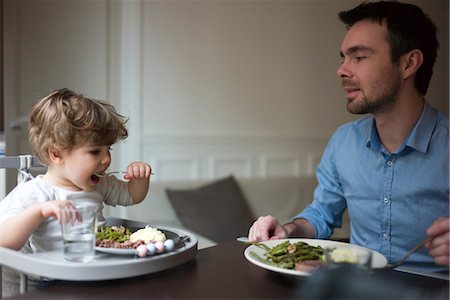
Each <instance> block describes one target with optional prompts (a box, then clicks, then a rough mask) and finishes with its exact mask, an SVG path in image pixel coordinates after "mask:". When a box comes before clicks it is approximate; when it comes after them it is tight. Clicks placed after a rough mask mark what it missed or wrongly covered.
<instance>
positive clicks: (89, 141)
mask: <svg viewBox="0 0 450 300" xmlns="http://www.w3.org/2000/svg"><path fill="white" fill-rule="evenodd" d="M127 121H128V118H125V117H123V116H122V115H120V114H118V113H117V112H116V110H115V108H114V106H112V105H111V104H108V103H106V102H103V101H100V100H94V99H90V98H87V97H85V96H83V95H81V94H77V93H75V92H74V91H71V90H69V89H67V88H63V89H59V90H56V91H54V92H52V93H51V94H50V95H48V96H46V97H44V98H43V99H42V100H40V101H38V102H37V103H36V104H35V105H34V107H33V109H32V111H31V113H30V116H29V127H28V129H29V142H30V145H31V148H32V149H33V152H34V154H35V155H36V156H37V158H38V159H39V160H40V161H41V162H42V163H43V164H45V165H49V164H50V163H51V160H50V157H49V149H50V146H52V145H55V146H56V147H57V148H58V149H59V150H60V151H68V152H70V151H71V150H73V149H75V148H79V147H81V146H85V145H112V144H114V143H116V142H117V141H118V140H121V139H125V138H127V136H128V131H127V129H126V127H125V123H126V122H127Z"/></svg>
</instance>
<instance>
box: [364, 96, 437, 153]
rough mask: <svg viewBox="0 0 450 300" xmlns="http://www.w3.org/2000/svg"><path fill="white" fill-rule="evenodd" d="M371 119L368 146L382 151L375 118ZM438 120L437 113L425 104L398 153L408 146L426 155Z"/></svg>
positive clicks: (368, 129)
mask: <svg viewBox="0 0 450 300" xmlns="http://www.w3.org/2000/svg"><path fill="white" fill-rule="evenodd" d="M371 118H372V121H371V122H368V123H367V124H368V125H369V127H368V128H367V137H366V145H367V147H370V148H372V149H374V150H380V148H381V146H382V145H381V142H380V138H379V137H378V132H377V128H376V126H375V118H374V117H373V116H372V117H371ZM436 120H437V116H436V111H435V110H434V109H433V108H432V107H431V106H430V105H429V104H428V103H427V102H425V103H424V106H423V111H422V114H421V116H420V118H419V120H418V121H417V123H416V125H415V126H414V128H413V130H412V131H411V132H410V133H409V135H408V137H407V138H406V140H405V142H404V143H403V145H402V146H401V147H400V148H399V150H398V152H402V151H403V150H404V149H405V147H406V146H408V147H410V148H412V149H415V150H417V151H419V152H422V153H426V152H427V149H428V145H429V144H430V140H431V135H432V134H433V130H434V128H435V126H436Z"/></svg>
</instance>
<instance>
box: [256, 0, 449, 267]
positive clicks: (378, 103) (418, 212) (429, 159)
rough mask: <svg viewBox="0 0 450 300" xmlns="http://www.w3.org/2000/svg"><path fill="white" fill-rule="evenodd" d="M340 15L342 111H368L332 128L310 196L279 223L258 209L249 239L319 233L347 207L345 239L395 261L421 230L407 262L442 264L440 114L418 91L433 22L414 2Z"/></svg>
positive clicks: (326, 233) (445, 225)
mask: <svg viewBox="0 0 450 300" xmlns="http://www.w3.org/2000/svg"><path fill="white" fill-rule="evenodd" d="M339 18H340V19H341V21H343V22H344V23H345V24H346V25H347V28H348V31H347V33H346V35H345V37H344V40H343V42H342V46H341V56H342V64H341V65H340V67H339V68H338V70H337V74H338V76H340V77H341V79H342V88H343V90H344V91H345V94H346V98H347V110H348V111H349V112H351V113H354V114H368V115H367V116H365V117H363V118H361V119H359V120H356V121H354V122H351V123H349V124H345V125H343V126H342V127H340V128H339V129H338V130H337V131H336V132H335V134H334V135H333V136H332V137H331V139H330V141H329V143H328V145H327V147H326V149H325V152H324V154H323V157H322V160H321V162H320V164H319V166H318V169H317V179H318V182H319V185H318V187H317V188H316V190H315V192H314V200H313V202H312V203H311V204H310V205H309V206H308V207H306V208H305V210H304V211H303V212H301V213H300V214H298V215H297V216H295V217H294V218H293V220H292V221H291V222H289V223H287V224H284V225H283V226H282V225H281V224H279V223H278V222H277V220H275V219H274V218H273V217H272V216H265V217H260V218H259V219H258V220H256V221H255V223H254V224H253V226H252V227H251V228H250V230H249V239H250V240H251V241H263V240H267V239H278V238H287V237H308V238H328V237H330V236H331V234H332V233H333V228H335V227H340V225H341V219H342V214H343V213H344V211H345V209H346V208H347V209H348V213H349V216H350V220H351V224H350V228H351V236H350V242H351V243H354V244H359V245H362V246H365V247H368V248H371V249H373V250H376V251H379V252H380V253H382V254H383V255H384V256H386V258H387V259H388V261H389V262H396V261H398V260H400V259H401V257H402V256H403V255H404V254H405V253H406V252H407V251H408V250H409V249H410V248H412V247H413V246H414V245H415V244H417V243H418V242H420V241H421V240H423V239H425V238H426V237H427V235H428V236H430V237H431V239H430V242H428V243H427V246H426V247H427V248H428V251H427V249H425V248H423V249H421V251H419V252H417V253H416V254H414V255H412V256H411V257H410V258H409V262H410V263H414V264H421V265H427V266H428V265H431V264H432V263H433V260H434V261H435V263H438V264H444V265H448V264H449V259H448V256H449V249H448V248H449V218H448V215H449V169H448V167H449V156H448V155H449V145H448V139H449V131H448V124H449V123H448V118H446V117H445V116H444V115H443V114H441V113H439V112H437V111H436V110H435V109H434V108H432V107H431V106H430V105H429V104H428V103H427V102H426V101H425V99H424V96H425V94H426V92H427V89H428V85H429V82H430V79H431V75H432V72H433V65H434V62H435V59H436V56H437V54H436V51H437V48H438V46H439V44H438V41H437V39H436V27H435V25H434V24H433V23H432V21H431V20H430V19H429V18H428V17H427V16H426V15H425V14H424V13H423V12H422V10H421V9H420V8H418V7H417V6H414V5H410V4H403V3H398V2H390V1H389V2H388V1H382V2H376V3H363V4H361V5H359V6H358V7H356V8H354V9H352V10H349V11H343V12H341V13H339ZM440 217H441V218H440ZM433 222H434V223H433ZM432 224H433V225H432Z"/></svg>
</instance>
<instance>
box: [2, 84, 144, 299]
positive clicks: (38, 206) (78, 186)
mask: <svg viewBox="0 0 450 300" xmlns="http://www.w3.org/2000/svg"><path fill="white" fill-rule="evenodd" d="M126 121H127V119H126V118H124V117H123V116H121V115H120V114H118V113H117V112H116V110H115V109H114V107H113V106H112V105H110V104H108V103H105V102H102V101H99V100H93V99H89V98H87V97H85V96H83V95H80V94H77V93H75V92H73V91H71V90H68V89H65V88H64V89H60V90H56V91H54V92H52V93H51V94H50V95H48V96H47V97H45V98H43V99H42V100H40V101H39V102H38V103H37V104H36V105H35V106H34V107H33V109H32V111H31V113H30V116H29V142H30V145H31V147H32V150H33V153H34V155H35V156H36V157H37V158H38V159H39V160H40V161H41V163H42V164H44V165H45V166H47V172H46V173H45V174H43V175H38V176H36V178H33V179H31V180H29V181H27V182H24V183H21V184H19V185H18V186H16V188H15V189H13V190H12V191H11V192H10V193H9V194H8V195H7V196H6V197H5V199H3V200H2V201H0V246H2V247H6V248H10V249H15V250H19V251H22V252H24V253H33V252H40V251H49V250H54V249H58V248H61V249H62V247H63V242H62V235H61V226H60V217H61V211H62V210H63V209H64V208H66V207H70V206H73V205H74V203H77V202H82V201H89V202H95V203H96V204H97V205H98V207H99V210H98V211H99V223H102V222H104V218H103V216H102V214H101V210H102V208H103V205H104V204H106V205H112V206H115V205H117V204H119V205H123V206H127V205H132V204H136V203H139V202H141V201H143V200H144V198H145V196H146V194H147V191H148V189H149V180H150V174H151V167H150V166H149V165H148V164H146V163H143V162H133V163H131V164H129V165H128V167H127V169H126V174H125V175H124V179H126V180H127V181H122V180H119V179H117V178H116V177H114V176H106V177H104V175H105V174H106V170H107V168H108V167H109V165H110V164H111V155H110V150H111V148H110V147H111V145H112V144H114V143H116V142H117V141H118V140H122V139H125V138H126V137H127V135H128V131H127V129H126V128H125V123H126ZM18 278H19V277H18V274H17V273H15V272H13V271H12V270H9V269H8V268H3V296H8V295H14V294H17V293H18V286H19V285H18V282H19V279H18ZM40 283H42V282H40V281H39V280H36V279H34V280H33V279H31V280H30V282H29V287H30V288H33V287H36V285H38V284H40Z"/></svg>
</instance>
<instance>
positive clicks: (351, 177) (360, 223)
mask: <svg viewBox="0 0 450 300" xmlns="http://www.w3.org/2000/svg"><path fill="white" fill-rule="evenodd" d="M448 126H449V122H448V118H446V117H445V116H444V115H443V114H442V113H440V112H437V111H436V110H435V109H434V108H432V107H431V106H429V105H428V104H427V103H425V105H424V109H423V112H422V115H421V117H420V119H419V121H418V122H417V124H416V125H415V127H414V129H413V130H412V131H411V133H410V134H409V136H408V137H407V138H406V140H405V142H404V143H403V145H402V146H401V147H400V148H399V149H398V150H397V151H395V152H392V153H390V152H389V151H387V150H386V149H385V148H384V147H383V145H382V144H381V142H380V140H379V137H378V133H377V130H376V126H375V120H374V118H373V116H366V117H363V118H361V119H359V120H357V121H354V122H351V123H348V124H345V125H343V126H341V127H340V128H339V129H338V130H337V131H336V132H335V133H334V135H333V136H332V138H331V139H330V141H329V143H328V145H327V147H326V149H325V152H324V154H323V156H322V160H321V162H320V164H319V166H318V169H317V180H318V182H319V185H318V186H317V188H316V190H315V192H314V200H313V202H312V203H311V204H310V205H309V206H308V207H306V208H305V210H304V211H303V212H301V213H300V214H298V215H297V216H296V217H295V218H305V219H307V220H308V221H309V222H310V223H311V224H312V226H313V227H314V229H315V232H316V238H328V237H330V236H331V234H332V233H333V228H335V227H340V226H341V220H342V214H343V213H344V211H345V209H346V208H347V209H348V213H349V217H350V230H351V234H350V242H351V243H354V244H358V245H362V246H365V247H368V248H371V249H373V250H376V251H378V252H380V253H381V254H383V255H384V256H386V258H387V259H388V261H389V262H396V261H398V260H399V259H400V258H401V257H402V256H403V255H404V254H405V253H406V251H407V250H409V249H410V248H412V247H413V246H414V245H415V244H416V243H418V242H419V241H421V240H423V239H425V238H426V237H427V235H426V230H427V228H428V227H429V226H430V225H431V223H432V222H433V221H434V220H436V219H437V218H438V217H439V216H448V215H449V144H448V140H449V128H448ZM295 218H294V219H295ZM409 261H410V262H412V263H414V264H425V265H429V264H432V261H433V259H432V258H431V257H430V256H429V255H428V252H427V250H426V249H425V248H422V249H421V251H419V252H418V253H416V254H414V255H412V256H411V257H410V258H409Z"/></svg>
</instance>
